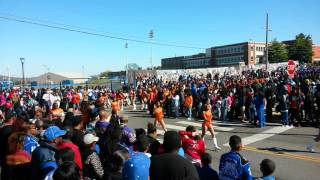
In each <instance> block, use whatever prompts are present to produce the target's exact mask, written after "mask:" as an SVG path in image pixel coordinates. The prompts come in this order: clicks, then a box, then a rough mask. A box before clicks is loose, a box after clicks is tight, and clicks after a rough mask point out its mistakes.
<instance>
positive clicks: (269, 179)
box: [258, 159, 276, 180]
mask: <svg viewBox="0 0 320 180" xmlns="http://www.w3.org/2000/svg"><path fill="white" fill-rule="evenodd" d="M275 169H276V164H275V163H274V162H273V161H272V160H270V159H264V160H262V162H261V163H260V171H261V172H262V175H263V176H262V177H261V178H259V179H258V180H275V177H274V176H271V175H272V173H273V172H274V171H275Z"/></svg>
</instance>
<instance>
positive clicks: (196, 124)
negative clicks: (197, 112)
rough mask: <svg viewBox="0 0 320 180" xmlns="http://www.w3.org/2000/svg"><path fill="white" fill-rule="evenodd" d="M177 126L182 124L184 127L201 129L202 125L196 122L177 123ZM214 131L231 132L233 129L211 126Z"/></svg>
mask: <svg viewBox="0 0 320 180" xmlns="http://www.w3.org/2000/svg"><path fill="white" fill-rule="evenodd" d="M177 123H178V124H184V125H192V126H196V127H202V123H196V122H188V121H178V122H177ZM213 128H214V130H220V131H232V130H234V128H229V127H220V126H213Z"/></svg>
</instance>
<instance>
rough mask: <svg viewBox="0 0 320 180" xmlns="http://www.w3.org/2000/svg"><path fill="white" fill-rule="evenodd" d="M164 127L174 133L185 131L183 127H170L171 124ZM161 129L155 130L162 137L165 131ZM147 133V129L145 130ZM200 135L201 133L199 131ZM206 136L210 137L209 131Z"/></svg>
mask: <svg viewBox="0 0 320 180" xmlns="http://www.w3.org/2000/svg"><path fill="white" fill-rule="evenodd" d="M166 127H167V129H169V130H175V131H185V130H186V127H183V126H176V125H172V124H166ZM159 128H161V127H160V126H158V128H157V134H159V135H164V133H165V131H164V130H162V129H159ZM146 131H147V129H146ZM200 133H201V131H200ZM215 134H219V133H218V132H215ZM206 135H211V134H210V132H209V131H207V132H206Z"/></svg>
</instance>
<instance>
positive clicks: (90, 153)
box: [82, 134, 104, 180]
mask: <svg viewBox="0 0 320 180" xmlns="http://www.w3.org/2000/svg"><path fill="white" fill-rule="evenodd" d="M98 140H99V138H98V137H96V136H95V135H93V134H86V135H85V136H84V138H83V141H84V144H85V147H84V149H83V152H82V159H83V162H84V168H83V177H84V179H87V180H90V179H102V177H103V174H104V170H103V167H102V164H101V161H100V158H99V156H98V154H97V152H95V150H94V149H95V145H96V142H97V141H98Z"/></svg>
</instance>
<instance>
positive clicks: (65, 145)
mask: <svg viewBox="0 0 320 180" xmlns="http://www.w3.org/2000/svg"><path fill="white" fill-rule="evenodd" d="M72 136H73V130H72V129H69V130H68V131H67V133H66V135H65V136H63V140H62V141H61V142H60V143H59V144H58V145H57V148H58V149H59V150H64V149H71V150H72V152H73V154H74V159H73V161H74V162H75V163H76V165H77V166H78V167H79V169H80V170H82V159H81V154H80V150H79V148H78V146H77V145H75V144H73V143H72V141H71V138H72Z"/></svg>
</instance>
